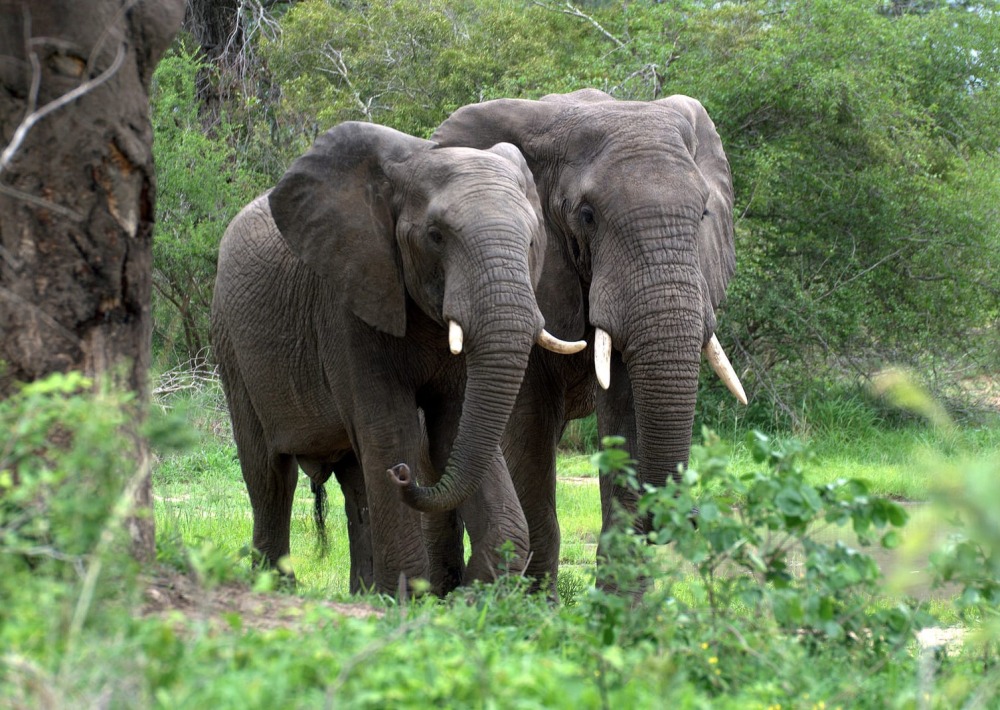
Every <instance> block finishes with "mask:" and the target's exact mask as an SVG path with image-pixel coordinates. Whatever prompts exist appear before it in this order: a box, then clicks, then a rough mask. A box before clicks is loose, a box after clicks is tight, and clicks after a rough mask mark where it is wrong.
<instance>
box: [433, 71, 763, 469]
mask: <svg viewBox="0 0 1000 710" xmlns="http://www.w3.org/2000/svg"><path fill="white" fill-rule="evenodd" d="M432 139H433V140H435V141H438V142H440V143H441V144H442V145H466V146H472V147H483V146H486V145H492V144H493V143H495V142H497V141H506V142H509V143H512V144H513V145H515V146H517V147H518V148H519V149H520V151H521V152H522V153H523V155H524V157H525V158H526V160H527V162H528V165H529V167H530V168H531V171H532V173H533V175H534V177H535V181H536V185H537V188H538V191H539V196H540V199H541V202H542V208H543V211H544V214H545V223H546V226H547V228H548V230H549V232H550V235H549V240H550V242H549V252H548V254H547V256H546V272H545V273H546V276H545V280H546V283H547V282H548V281H549V274H550V273H551V274H553V275H555V276H554V277H553V278H555V279H558V281H559V285H560V294H559V298H558V299H557V300H558V305H556V306H549V305H547V302H546V300H545V299H543V297H542V295H541V292H540V295H539V301H540V303H541V304H542V310H543V313H544V314H545V317H546V318H547V319H548V322H549V323H550V325H552V326H553V327H558V328H560V332H564V333H565V334H566V335H567V336H572V337H581V336H582V335H583V334H584V333H585V332H586V331H587V327H588V325H589V326H593V328H594V332H595V353H596V362H595V367H596V371H597V372H596V374H597V379H598V381H599V382H600V384H601V386H602V387H603V388H604V389H606V390H607V392H604V393H599V396H598V419H599V422H600V424H601V428H602V430H604V431H605V432H607V433H621V434H625V435H626V436H627V437H628V438H629V445H630V446H632V447H634V448H633V450H632V453H633V454H634V455H635V457H636V459H637V463H638V471H639V475H640V478H641V480H642V481H643V482H645V483H649V484H652V485H663V483H665V481H666V476H667V475H677V472H678V466H679V465H686V463H687V459H688V455H689V451H690V444H691V430H692V425H693V419H694V408H695V396H696V392H697V382H698V370H699V362H700V353H701V352H702V351H703V350H704V351H706V352H708V351H712V352H713V353H721V348H718V347H717V344H718V341H717V340H716V339H715V337H714V334H715V327H716V321H715V310H716V308H718V306H719V304H720V303H721V302H722V300H723V297H724V294H725V290H726V285H727V282H728V281H729V279H730V277H731V276H732V275H733V272H734V269H735V256H734V245H733V219H732V206H733V190H732V182H731V177H730V172H729V163H728V161H727V159H726V156H725V153H724V152H723V148H722V143H721V141H720V139H719V135H718V133H717V132H716V130H715V126H714V124H713V123H712V121H711V119H710V118H709V116H708V114H707V112H706V111H705V109H704V108H703V107H702V105H701V104H700V103H699V102H697V101H696V100H694V99H691V98H688V97H685V96H672V97H670V98H667V99H663V100H659V101H653V102H628V101H616V100H614V99H612V98H611V97H610V96H608V95H607V94H604V93H602V92H599V91H596V90H583V91H578V92H575V93H572V94H567V95H561V96H556V95H553V96H548V97H545V98H544V99H542V100H541V101H528V100H517V99H500V100H494V101H487V102H484V103H481V104H475V105H470V106H466V107H464V108H461V109H459V110H458V111H456V112H455V113H454V114H452V116H451V117H450V118H448V119H447V120H446V121H445V122H444V123H443V124H441V126H439V128H438V130H437V131H436V133H435V134H434V136H433V137H432ZM556 302H557V301H556V300H552V301H551V303H556ZM556 323H558V324H559V325H558V326H556ZM612 351H613V352H614V356H613V357H612ZM722 357H723V358H724V357H725V356H724V355H722ZM727 364H728V363H727ZM713 366H714V364H713ZM730 373H731V374H730ZM727 377H729V378H730V383H735V384H733V385H732V386H731V389H732V388H738V391H739V392H740V393H742V388H739V385H738V380H736V379H735V373H732V368H731V367H729V368H728V373H727ZM738 396H740V397H745V395H742V394H739V395H738ZM619 429H620V430H619Z"/></svg>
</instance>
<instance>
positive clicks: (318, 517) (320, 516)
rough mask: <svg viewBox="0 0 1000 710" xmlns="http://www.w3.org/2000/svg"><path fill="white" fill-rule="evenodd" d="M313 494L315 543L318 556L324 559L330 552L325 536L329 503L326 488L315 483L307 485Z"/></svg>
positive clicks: (328, 541)
mask: <svg viewBox="0 0 1000 710" xmlns="http://www.w3.org/2000/svg"><path fill="white" fill-rule="evenodd" d="M309 487H310V489H311V490H312V494H313V522H314V523H316V541H317V542H318V543H319V554H320V556H321V557H326V554H327V552H329V551H330V540H329V538H328V537H327V535H326V513H327V511H328V510H329V507H330V505H329V501H328V500H327V497H326V486H325V485H324V484H322V483H317V482H316V481H311V482H310V484H309Z"/></svg>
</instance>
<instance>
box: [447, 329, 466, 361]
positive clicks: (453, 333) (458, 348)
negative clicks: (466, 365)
mask: <svg viewBox="0 0 1000 710" xmlns="http://www.w3.org/2000/svg"><path fill="white" fill-rule="evenodd" d="M463 338H464V336H463V335H462V326H460V325H459V324H458V323H456V322H455V321H453V320H450V321H448V347H449V348H450V349H451V354H452V355H458V354H459V353H460V352H462V339H463Z"/></svg>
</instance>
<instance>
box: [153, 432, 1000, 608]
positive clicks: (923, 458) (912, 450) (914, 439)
mask: <svg viewBox="0 0 1000 710" xmlns="http://www.w3.org/2000/svg"><path fill="white" fill-rule="evenodd" d="M998 421H1000V420H998ZM808 438H809V443H810V445H811V447H812V450H813V451H814V452H815V460H814V463H813V464H812V465H811V466H810V467H809V469H808V470H809V474H808V476H809V479H810V481H811V482H813V483H817V484H818V483H824V482H829V481H834V480H836V479H838V478H860V479H863V480H865V481H866V482H867V483H868V485H869V487H870V490H871V492H872V493H874V494H878V495H889V496H894V497H897V498H903V499H907V500H917V501H919V500H924V499H926V497H927V496H928V494H929V491H930V490H931V488H932V487H933V486H934V484H935V482H936V481H938V480H939V479H940V477H942V476H945V475H947V473H946V471H948V470H951V469H950V468H949V466H953V464H954V463H955V461H956V460H957V459H964V458H967V457H968V458H972V457H976V456H983V455H989V454H990V453H993V452H996V451H998V450H1000V425H996V424H993V425H990V426H983V427H980V428H974V429H973V428H969V429H956V430H954V431H952V432H950V433H949V432H937V431H934V430H931V429H928V428H923V427H917V426H914V427H910V428H904V429H896V430H890V431H884V430H878V429H869V430H867V431H855V432H853V434H852V433H849V432H842V431H826V432H820V433H813V434H812V435H811V436H810V437H808ZM698 439H699V437H696V441H698ZM730 450H731V463H730V466H731V469H732V470H733V471H736V472H741V473H749V472H751V471H754V470H759V465H758V464H756V463H755V462H754V461H753V459H752V457H751V455H750V451H749V449H748V448H747V445H746V443H745V440H744V438H743V437H742V436H738V437H737V438H736V440H735V441H733V442H731V444H730ZM557 467H558V475H559V482H558V484H557V489H556V496H557V503H558V514H559V524H560V529H561V536H562V541H561V547H560V567H561V569H562V570H565V571H570V570H572V574H574V575H578V576H579V577H580V578H582V579H592V576H593V571H594V570H593V568H594V561H595V553H596V547H597V539H598V536H599V534H600V529H601V505H600V494H599V490H598V478H597V471H596V469H595V468H594V466H593V465H592V463H591V455H590V454H586V453H565V452H564V453H561V454H560V456H559V459H558V464H557ZM326 488H327V494H328V496H329V504H330V513H329V516H328V521H327V526H328V538H329V541H330V549H329V552H328V554H327V556H325V557H323V556H321V555H320V554H319V551H318V547H317V537H316V532H315V528H314V523H313V519H312V510H313V496H312V493H311V491H310V489H309V482H308V479H307V478H306V477H305V476H304V475H303V476H300V479H299V486H298V488H297V490H296V495H295V502H294V506H293V513H292V530H291V534H292V537H291V559H290V562H291V565H292V568H293V569H294V570H295V573H296V577H297V579H298V581H299V591H300V592H301V593H304V594H306V595H310V596H312V595H316V596H320V597H324V598H337V597H343V596H346V595H347V593H348V541H347V529H346V519H345V517H344V513H343V497H342V495H341V493H340V489H339V487H338V486H337V485H336V483H334V482H331V483H328V484H327V487H326ZM154 493H155V497H156V501H155V513H156V523H157V529H158V538H159V539H160V540H171V539H174V540H177V541H178V542H180V543H182V544H183V545H184V546H188V547H193V548H198V547H200V546H202V545H205V544H206V543H210V544H212V545H214V546H215V547H216V548H218V549H219V550H221V551H223V552H224V554H227V555H229V556H231V558H232V559H233V560H238V561H239V562H238V564H239V565H240V566H242V567H244V568H248V567H249V564H250V562H249V557H248V556H246V554H245V553H246V549H247V548H248V545H249V543H250V540H251V535H252V515H251V511H250V501H249V499H248V497H247V493H246V487H245V485H244V483H243V479H242V476H241V474H240V469H239V462H238V461H237V459H236V455H235V447H234V446H233V445H232V444H227V443H224V442H221V441H220V440H219V439H218V438H215V437H212V436H206V437H204V439H203V441H202V443H201V445H200V446H199V447H197V448H196V449H195V450H192V451H189V452H187V453H184V454H179V455H173V456H168V457H165V458H164V459H163V460H162V461H160V462H159V464H158V466H157V467H156V470H155V473H154Z"/></svg>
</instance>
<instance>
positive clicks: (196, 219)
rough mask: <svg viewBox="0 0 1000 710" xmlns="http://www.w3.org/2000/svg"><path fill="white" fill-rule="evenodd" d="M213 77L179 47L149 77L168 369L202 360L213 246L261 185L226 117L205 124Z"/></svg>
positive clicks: (159, 298) (156, 254)
mask: <svg viewBox="0 0 1000 710" xmlns="http://www.w3.org/2000/svg"><path fill="white" fill-rule="evenodd" d="M211 80H212V78H211V72H210V70H209V67H208V66H207V65H206V64H205V63H203V62H202V61H201V60H200V59H199V58H198V57H197V56H196V55H195V54H194V53H193V52H191V51H189V50H188V49H187V48H186V47H185V46H184V45H183V44H182V43H181V44H177V45H175V47H174V48H173V49H172V50H171V51H170V52H168V54H167V55H166V56H165V57H164V58H163V59H162V60H161V61H160V63H159V65H158V66H157V69H156V72H155V74H154V75H153V84H152V89H151V102H152V109H153V110H152V121H153V132H154V154H155V158H156V169H157V183H158V184H157V202H156V223H157V224H156V233H155V237H154V242H153V286H154V288H155V297H154V302H153V316H154V323H155V327H154V348H155V350H156V352H157V354H158V356H159V358H160V360H161V362H163V363H164V364H166V365H168V366H169V365H174V364H176V363H177V362H186V361H197V360H199V359H200V358H204V357H205V352H204V350H205V348H206V347H207V346H208V318H209V307H210V305H211V300H212V289H213V287H214V285H215V265H216V261H217V259H218V250H219V241H220V240H221V239H222V234H223V233H224V232H225V229H226V226H227V225H228V224H229V221H230V220H231V219H232V218H233V217H234V216H236V213H237V212H238V211H239V210H240V209H241V208H242V207H243V205H245V204H246V203H247V202H249V201H250V200H252V199H253V198H254V197H256V196H257V194H259V193H260V192H263V190H264V188H265V186H266V181H265V180H264V179H262V177H261V176H259V175H257V174H256V172H255V169H254V168H253V166H251V165H249V164H248V163H247V161H246V160H245V159H244V158H243V157H242V154H241V152H240V151H239V150H238V148H237V141H236V137H235V135H234V134H233V131H232V128H231V127H230V125H229V124H228V123H227V122H226V120H225V115H224V114H223V118H222V120H221V121H219V122H217V123H214V124H211V125H206V119H203V117H202V115H201V114H202V108H203V107H202V105H201V102H200V99H199V94H198V89H197V87H198V82H199V81H211Z"/></svg>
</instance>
